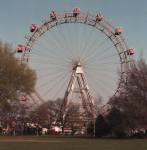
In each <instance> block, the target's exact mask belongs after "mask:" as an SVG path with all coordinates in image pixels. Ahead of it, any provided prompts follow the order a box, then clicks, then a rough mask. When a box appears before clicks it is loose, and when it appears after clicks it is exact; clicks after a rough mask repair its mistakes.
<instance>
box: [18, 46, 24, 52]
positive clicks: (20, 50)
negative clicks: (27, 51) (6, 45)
mask: <svg viewBox="0 0 147 150" xmlns="http://www.w3.org/2000/svg"><path fill="white" fill-rule="evenodd" d="M22 51H23V45H17V52H18V53H22Z"/></svg>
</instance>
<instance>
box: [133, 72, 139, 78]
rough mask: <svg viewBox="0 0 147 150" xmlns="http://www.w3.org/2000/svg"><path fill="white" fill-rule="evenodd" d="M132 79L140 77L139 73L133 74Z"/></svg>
mask: <svg viewBox="0 0 147 150" xmlns="http://www.w3.org/2000/svg"><path fill="white" fill-rule="evenodd" d="M131 77H132V78H137V77H139V75H138V74H137V73H132V75H131Z"/></svg>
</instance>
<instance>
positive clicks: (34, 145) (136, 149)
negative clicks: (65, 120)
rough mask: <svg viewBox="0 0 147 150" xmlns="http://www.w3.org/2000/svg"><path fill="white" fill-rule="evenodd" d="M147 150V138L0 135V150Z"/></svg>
mask: <svg viewBox="0 0 147 150" xmlns="http://www.w3.org/2000/svg"><path fill="white" fill-rule="evenodd" d="M43 149H44V150H147V139H110V138H101V139H93V138H91V137H87V136H38V137H37V136H15V137H14V136H12V135H11V136H10V135H0V150H43Z"/></svg>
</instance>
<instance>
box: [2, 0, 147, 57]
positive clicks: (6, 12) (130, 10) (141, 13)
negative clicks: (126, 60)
mask: <svg viewBox="0 0 147 150" xmlns="http://www.w3.org/2000/svg"><path fill="white" fill-rule="evenodd" d="M75 7H80V9H81V12H87V11H88V9H90V13H91V14H93V15H96V14H97V13H99V12H101V13H103V15H104V19H105V20H106V21H109V20H110V19H112V21H111V24H112V25H113V26H114V27H119V26H120V27H123V34H122V35H123V37H128V39H127V41H126V42H127V44H128V47H135V48H136V54H135V55H134V58H135V59H137V58H138V55H139V52H140V50H143V52H144V56H145V57H147V52H146V51H147V47H146V41H147V17H146V16H147V1H146V0H1V1H0V20H1V21H0V39H2V40H3V41H4V42H5V41H7V42H9V43H12V44H13V47H14V48H16V46H17V45H18V44H19V43H21V44H25V42H26V40H25V38H24V36H25V33H28V34H30V32H29V28H30V24H31V23H36V24H37V25H39V24H40V23H41V19H42V16H44V17H45V18H49V16H50V11H51V10H56V11H57V13H61V12H63V10H64V8H66V9H67V11H73V9H74V8H75Z"/></svg>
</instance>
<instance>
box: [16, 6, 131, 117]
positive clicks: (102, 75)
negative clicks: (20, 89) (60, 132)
mask: <svg viewBox="0 0 147 150" xmlns="http://www.w3.org/2000/svg"><path fill="white" fill-rule="evenodd" d="M30 31H31V34H30V35H27V34H26V38H27V42H26V44H25V46H24V48H22V45H18V50H19V52H20V51H22V50H23V54H22V61H23V62H25V63H26V64H27V65H28V66H29V67H30V68H32V69H35V70H36V73H37V84H36V88H35V89H34V93H33V94H31V95H30V97H31V98H32V100H33V101H34V102H35V103H36V104H37V105H40V104H41V103H45V102H47V101H48V100H56V99H57V98H61V99H64V104H63V106H62V110H63V112H64V113H65V114H66V111H67V109H68V105H69V103H70V102H73V103H78V101H79V99H78V98H76V97H78V96H79V95H81V97H82V104H83V108H85V109H86V111H87V112H89V113H90V114H92V115H93V117H96V115H97V113H96V112H97V108H96V105H95V103H96V102H97V100H98V99H101V100H102V103H103V105H104V106H105V107H106V106H108V105H110V104H107V102H108V100H109V99H110V98H111V97H113V96H116V95H117V94H118V93H119V92H120V91H121V90H122V89H123V86H124V84H125V83H126V81H127V78H128V74H129V73H130V69H131V64H132V60H131V54H132V49H129V48H128V46H127V44H126V42H125V39H124V38H123V37H122V36H121V33H122V28H121V27H118V28H114V27H113V26H112V25H111V24H110V22H107V21H105V20H104V19H103V14H101V13H99V14H97V15H96V16H95V15H92V14H90V13H89V11H88V12H87V13H82V12H80V9H79V8H75V9H74V11H73V12H67V11H66V10H65V11H64V12H63V13H61V14H56V12H55V11H51V14H50V17H49V19H45V18H44V17H43V20H42V23H41V24H40V25H39V26H36V24H31V27H30ZM118 71H119V73H120V75H118ZM77 95H78V96H77ZM106 109H107V108H106Z"/></svg>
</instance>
